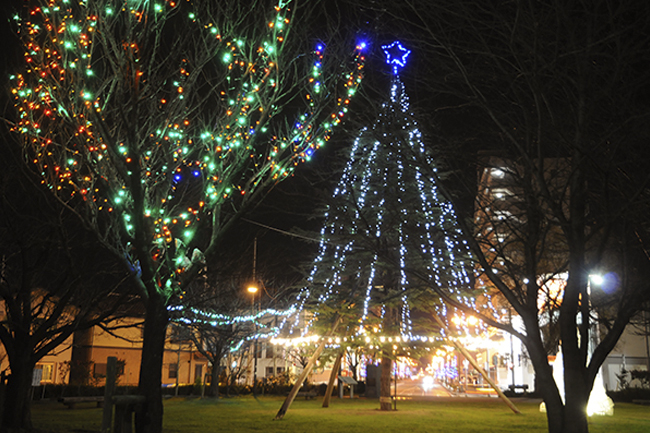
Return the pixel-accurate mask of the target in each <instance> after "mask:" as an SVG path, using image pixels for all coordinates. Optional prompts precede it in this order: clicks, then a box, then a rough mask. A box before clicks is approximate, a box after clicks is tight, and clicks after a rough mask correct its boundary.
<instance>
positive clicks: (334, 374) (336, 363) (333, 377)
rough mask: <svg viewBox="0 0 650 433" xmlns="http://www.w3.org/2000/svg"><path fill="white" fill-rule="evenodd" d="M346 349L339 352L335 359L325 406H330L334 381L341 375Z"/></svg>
mask: <svg viewBox="0 0 650 433" xmlns="http://www.w3.org/2000/svg"><path fill="white" fill-rule="evenodd" d="M343 353H345V352H344V351H341V352H339V354H338V356H337V357H336V361H334V367H333V368H332V373H331V374H330V380H329V381H328V382H327V391H325V398H323V407H330V399H331V398H332V391H334V382H335V381H336V378H337V377H338V376H339V368H340V367H341V360H342V359H343Z"/></svg>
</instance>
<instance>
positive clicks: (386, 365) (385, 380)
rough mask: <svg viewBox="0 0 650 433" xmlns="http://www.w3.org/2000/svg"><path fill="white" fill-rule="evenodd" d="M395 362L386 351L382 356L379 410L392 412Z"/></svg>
mask: <svg viewBox="0 0 650 433" xmlns="http://www.w3.org/2000/svg"><path fill="white" fill-rule="evenodd" d="M392 366H393V360H392V359H390V358H389V357H388V353H387V352H386V351H385V350H384V351H382V354H381V383H380V387H379V410H392V408H393V406H392V403H391V398H390V379H391V370H392Z"/></svg>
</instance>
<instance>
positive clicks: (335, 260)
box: [294, 42, 474, 410]
mask: <svg viewBox="0 0 650 433" xmlns="http://www.w3.org/2000/svg"><path fill="white" fill-rule="evenodd" d="M382 48H383V50H384V52H385V54H386V59H387V63H388V64H389V65H390V66H391V68H392V77H391V84H390V99H389V100H388V101H386V102H385V103H384V104H383V105H382V108H381V111H380V113H379V114H378V117H377V118H376V120H375V122H374V123H373V125H372V126H370V127H368V128H364V129H363V130H362V131H361V132H360V133H359V135H358V137H357V138H356V140H355V141H354V143H353V145H352V147H351V150H350V153H349V159H348V161H347V164H346V165H345V167H344V170H343V174H342V176H341V179H340V181H339V183H338V185H337V187H336V189H335V191H334V194H333V197H332V200H331V204H330V205H329V206H328V210H327V215H326V223H325V225H324V227H323V228H322V231H321V243H320V250H319V254H318V256H317V258H316V260H315V263H314V266H313V270H312V273H311V275H310V278H309V280H310V284H309V285H308V286H307V287H306V288H305V289H303V290H302V291H301V292H300V293H299V295H298V296H297V300H296V310H297V311H300V310H302V309H303V307H306V306H307V305H310V306H313V305H314V304H316V308H315V309H316V311H320V313H316V315H315V316H314V319H315V320H318V321H320V322H323V321H326V319H325V316H327V314H328V312H329V313H330V314H331V313H332V312H333V313H334V314H336V315H337V316H341V315H345V316H346V317H349V318H351V320H343V325H344V326H343V327H339V330H338V331H337V334H338V335H346V337H347V338H353V339H358V340H361V341H362V342H364V341H365V342H371V341H372V342H375V341H383V342H384V344H381V343H379V344H377V343H374V344H375V345H378V346H380V347H382V352H383V353H382V392H381V396H382V397H383V398H382V399H381V407H382V409H385V410H388V409H390V399H389V398H388V397H389V393H390V385H389V383H390V381H389V379H390V373H391V364H392V362H391V357H392V350H393V349H392V347H393V342H394V341H395V338H397V339H398V341H400V342H411V343H415V341H416V340H418V339H421V338H423V337H420V336H418V335H415V334H414V332H413V327H412V323H411V318H410V311H411V307H415V305H412V304H414V303H418V302H423V298H424V299H426V301H425V302H429V303H431V304H432V305H435V306H437V307H436V309H437V314H438V315H439V317H441V318H442V319H443V320H446V317H447V315H448V314H447V311H446V309H445V304H444V303H442V302H438V300H439V296H437V295H435V293H434V292H431V291H430V290H428V289H427V288H426V287H427V286H429V287H430V286H431V285H435V286H436V287H438V288H439V290H440V291H443V292H445V293H446V294H447V295H448V296H449V297H453V298H455V299H457V300H458V301H460V302H463V303H466V304H472V305H473V303H474V299H473V298H472V297H471V294H470V290H471V272H472V271H471V269H472V265H471V262H470V257H469V253H468V247H467V245H466V244H465V242H464V241H463V240H462V237H461V234H460V231H459V230H458V226H457V217H456V215H455V212H454V209H453V208H452V206H451V205H450V203H449V202H448V201H447V200H446V199H445V198H444V197H443V196H442V195H441V194H440V192H439V191H438V188H437V186H436V182H435V179H434V178H433V177H431V176H427V175H426V174H425V173H426V172H427V171H428V170H424V169H423V164H427V165H430V166H435V164H434V162H433V160H432V158H431V156H430V152H429V151H428V150H427V149H426V148H425V145H424V142H423V139H422V135H421V132H420V129H419V127H418V123H417V121H416V119H415V117H414V115H413V114H412V112H411V111H410V106H409V99H408V96H407V94H406V91H405V88H404V84H403V82H402V81H401V79H400V76H399V69H400V68H402V67H404V66H405V64H406V59H407V57H408V55H409V53H410V51H409V50H407V49H405V48H404V47H403V46H402V45H401V44H400V43H399V42H394V43H392V44H390V45H386V46H384V47H382ZM414 271H417V273H418V276H419V277H418V278H414V277H413V276H412V274H411V273H412V272H414ZM422 276H426V280H427V281H428V282H427V283H426V284H423V281H422ZM423 293H428V294H429V296H422V295H423ZM334 306H336V307H334ZM341 306H344V308H343V309H342V308H341ZM328 307H329V308H328ZM332 307H334V308H332ZM295 323H297V322H294V324H295ZM345 325H347V326H345ZM343 328H345V329H343ZM379 335H382V337H381V340H380V338H379ZM388 336H390V337H388ZM389 342H390V344H389Z"/></svg>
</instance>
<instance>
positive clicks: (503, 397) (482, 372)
mask: <svg viewBox="0 0 650 433" xmlns="http://www.w3.org/2000/svg"><path fill="white" fill-rule="evenodd" d="M434 318H435V320H436V322H438V324H439V325H440V326H441V327H443V328H444V329H445V330H447V334H448V335H450V332H449V328H448V327H447V325H446V324H445V323H444V322H443V321H442V320H441V319H440V318H439V317H438V316H434ZM451 344H453V345H454V347H455V348H456V349H458V351H459V352H460V353H462V354H463V356H464V357H465V358H466V359H467V360H468V361H469V363H470V364H472V367H474V368H475V369H476V371H478V372H479V374H480V375H481V376H483V378H484V379H485V380H486V381H487V383H489V384H490V386H491V387H492V389H494V391H496V393H497V395H498V396H499V398H500V399H501V400H503V402H504V403H505V404H506V406H508V407H509V408H510V409H511V410H512V411H513V412H514V413H516V414H520V413H521V412H520V411H519V409H517V406H515V404H514V403H513V402H512V401H511V400H510V399H509V398H508V397H506V395H505V394H504V393H503V392H502V391H501V389H500V388H499V387H498V386H497V384H496V383H494V381H493V380H492V379H490V376H489V375H488V374H487V373H486V372H485V370H483V369H482V368H481V366H479V365H478V362H476V360H475V359H474V357H473V356H472V355H471V354H470V353H469V352H468V351H467V349H465V348H464V347H463V346H462V345H461V344H460V343H459V342H458V341H456V340H451Z"/></svg>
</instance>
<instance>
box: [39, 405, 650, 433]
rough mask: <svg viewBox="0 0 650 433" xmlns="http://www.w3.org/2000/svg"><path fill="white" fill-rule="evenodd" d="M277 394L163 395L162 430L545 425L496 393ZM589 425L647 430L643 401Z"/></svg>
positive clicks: (50, 419)
mask: <svg viewBox="0 0 650 433" xmlns="http://www.w3.org/2000/svg"><path fill="white" fill-rule="evenodd" d="M283 401H284V400H283V398H280V397H260V398H258V399H257V400H255V399H254V398H253V397H240V398H229V399H220V400H218V401H215V400H211V399H204V400H200V399H181V398H174V399H170V400H167V401H166V402H165V422H164V432H165V433H181V432H182V433H209V432H228V433H237V432H256V431H260V432H265V433H267V432H268V433H312V432H318V433H323V432H336V433H392V432H395V433H418V432H427V433H438V432H462V433H464V432H467V433H469V432H477V433H479V432H480V433H491V432H495V433H496V432H499V433H505V432H517V433H519V432H527V433H529V432H545V431H546V417H545V414H542V413H540V412H539V405H538V403H536V402H534V401H516V400H515V404H516V405H517V407H518V408H519V409H520V410H521V412H522V414H521V415H515V414H513V413H512V412H511V411H510V410H509V409H508V408H507V407H506V406H505V405H504V404H503V403H501V402H500V400H498V399H496V398H458V399H447V398H444V399H435V400H431V401H398V404H397V409H398V410H397V411H396V412H380V411H378V410H377V407H379V402H378V401H377V400H365V399H354V400H349V399H344V400H339V399H336V398H333V399H332V404H331V405H330V407H329V408H328V409H323V408H322V407H321V400H320V399H316V400H310V401H304V400H296V401H295V402H294V403H293V405H292V406H291V408H290V409H289V411H288V412H287V414H286V415H285V417H284V419H283V420H281V421H273V418H274V416H275V414H276V413H277V411H278V409H279V408H280V406H281V405H282V402H283ZM101 417H102V409H98V408H94V407H92V405H88V406H86V407H84V406H83V405H79V407H78V408H77V409H73V410H70V409H66V408H65V406H63V405H62V404H60V403H55V402H37V403H35V404H34V406H33V408H32V419H33V422H34V427H35V428H36V429H38V430H39V431H40V432H47V433H64V432H65V433H69V432H75V433H84V432H97V431H99V428H100V424H101ZM590 431H591V432H592V433H610V432H624V433H648V432H650V410H648V407H647V406H639V405H633V404H627V403H617V404H616V407H615V410H614V416H612V417H593V418H591V419H590Z"/></svg>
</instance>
